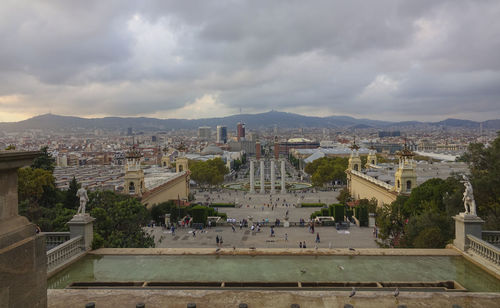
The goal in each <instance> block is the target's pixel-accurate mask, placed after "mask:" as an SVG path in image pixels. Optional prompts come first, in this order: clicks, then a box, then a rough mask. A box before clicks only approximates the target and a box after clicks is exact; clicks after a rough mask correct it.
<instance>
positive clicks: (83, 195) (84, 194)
mask: <svg viewBox="0 0 500 308" xmlns="http://www.w3.org/2000/svg"><path fill="white" fill-rule="evenodd" d="M76 196H77V197H79V198H80V207H79V208H78V211H76V214H77V215H78V214H80V215H85V205H87V202H88V201H89V197H88V196H87V190H85V188H83V187H82V188H80V189H78V191H77V192H76Z"/></svg>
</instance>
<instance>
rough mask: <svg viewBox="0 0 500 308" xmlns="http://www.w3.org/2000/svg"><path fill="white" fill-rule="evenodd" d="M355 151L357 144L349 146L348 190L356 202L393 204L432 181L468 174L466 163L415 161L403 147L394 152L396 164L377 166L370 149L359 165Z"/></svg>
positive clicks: (359, 161) (374, 155) (372, 150)
mask: <svg viewBox="0 0 500 308" xmlns="http://www.w3.org/2000/svg"><path fill="white" fill-rule="evenodd" d="M358 150H359V147H358V146H357V145H356V144H353V146H351V155H350V157H349V163H348V167H347V170H346V174H347V187H348V189H349V192H350V194H351V196H352V197H353V198H354V199H355V200H359V199H368V200H371V199H373V198H375V199H376V200H377V204H378V206H382V205H383V204H390V203H392V202H393V201H395V200H396V198H397V197H398V196H399V195H409V194H410V193H411V191H412V189H413V188H415V187H417V185H419V184H421V183H423V182H425V181H427V180H429V179H431V178H441V179H446V178H448V177H449V176H452V175H453V174H458V173H468V166H467V164H466V163H461V162H437V163H430V162H428V161H421V162H417V161H415V160H414V154H413V152H412V151H410V150H409V149H408V147H407V146H406V145H405V146H404V147H403V149H402V150H401V151H398V152H397V153H396V156H397V157H398V164H389V163H384V164H378V163H377V155H376V151H375V150H374V149H371V150H370V152H369V154H368V156H367V161H366V164H365V166H362V165H361V157H360V153H359V151H358ZM362 167H364V169H362Z"/></svg>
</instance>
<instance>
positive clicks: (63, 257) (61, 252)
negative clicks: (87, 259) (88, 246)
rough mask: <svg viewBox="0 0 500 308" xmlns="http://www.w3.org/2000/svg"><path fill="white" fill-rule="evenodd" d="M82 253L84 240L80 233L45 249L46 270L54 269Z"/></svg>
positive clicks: (83, 251)
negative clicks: (47, 249) (49, 248)
mask: <svg viewBox="0 0 500 308" xmlns="http://www.w3.org/2000/svg"><path fill="white" fill-rule="evenodd" d="M82 253H85V240H84V238H83V236H81V235H80V236H76V237H74V238H72V239H70V240H69V241H66V242H64V243H62V244H61V245H59V246H57V247H54V248H52V249H51V250H49V251H47V272H51V271H53V270H55V269H56V268H57V267H59V266H61V265H63V264H64V263H66V262H67V261H68V260H70V259H71V258H73V257H75V256H77V255H79V254H82Z"/></svg>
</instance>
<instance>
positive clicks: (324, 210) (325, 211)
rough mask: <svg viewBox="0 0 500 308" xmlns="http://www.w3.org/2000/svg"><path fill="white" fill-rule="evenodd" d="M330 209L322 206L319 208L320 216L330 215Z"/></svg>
mask: <svg viewBox="0 0 500 308" xmlns="http://www.w3.org/2000/svg"><path fill="white" fill-rule="evenodd" d="M329 212H330V211H329V210H328V208H326V209H325V208H323V209H321V216H330V213H329Z"/></svg>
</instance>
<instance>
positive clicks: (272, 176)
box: [271, 159, 276, 194]
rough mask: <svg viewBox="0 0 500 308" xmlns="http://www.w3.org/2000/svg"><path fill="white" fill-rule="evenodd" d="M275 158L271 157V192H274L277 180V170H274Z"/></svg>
mask: <svg viewBox="0 0 500 308" xmlns="http://www.w3.org/2000/svg"><path fill="white" fill-rule="evenodd" d="M274 169H275V166H274V159H271V194H274V193H275V191H274V182H276V171H275V170H274Z"/></svg>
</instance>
